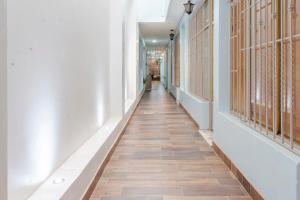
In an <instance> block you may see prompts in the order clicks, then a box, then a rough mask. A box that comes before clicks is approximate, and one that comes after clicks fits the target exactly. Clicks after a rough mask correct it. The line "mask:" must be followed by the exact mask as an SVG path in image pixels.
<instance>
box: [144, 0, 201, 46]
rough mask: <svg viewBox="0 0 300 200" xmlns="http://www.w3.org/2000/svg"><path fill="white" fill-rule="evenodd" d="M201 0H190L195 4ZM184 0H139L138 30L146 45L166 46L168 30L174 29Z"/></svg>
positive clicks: (185, 0) (180, 15)
mask: <svg viewBox="0 0 300 200" xmlns="http://www.w3.org/2000/svg"><path fill="white" fill-rule="evenodd" d="M201 1H202V0H192V2H193V3H196V4H199V3H200V2H201ZM186 2H187V0H139V22H140V31H141V35H142V37H143V39H144V41H145V43H146V45H147V46H154V47H157V46H166V45H167V44H168V43H169V40H170V39H169V34H170V30H171V29H176V26H177V25H178V23H179V22H180V19H181V17H182V16H183V14H184V6H183V4H184V3H186ZM154 10H155V11H154ZM153 40H155V41H156V43H153Z"/></svg>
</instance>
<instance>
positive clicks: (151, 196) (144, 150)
mask: <svg viewBox="0 0 300 200" xmlns="http://www.w3.org/2000/svg"><path fill="white" fill-rule="evenodd" d="M250 199H251V198H250V197H249V195H248V194H247V192H246V191H245V190H244V188H243V187H242V186H241V185H240V183H239V182H238V181H237V180H236V178H235V177H234V176H233V175H232V174H231V173H230V171H229V170H228V168H227V167H226V166H225V164H224V163H223V162H222V161H221V160H220V159H219V158H218V157H217V156H216V154H215V153H214V152H213V150H212V149H211V148H210V147H209V146H208V144H207V143H206V142H205V141H204V139H203V138H202V137H201V136H200V134H199V133H198V130H197V127H196V125H195V124H194V123H193V121H192V120H191V119H190V118H189V116H188V115H187V114H186V113H185V111H184V110H183V109H182V108H181V107H180V106H178V105H177V104H176V102H175V100H174V99H173V98H172V97H171V96H170V95H169V94H168V93H167V92H166V91H165V90H164V88H163V87H162V86H161V85H160V84H159V82H154V83H153V90H152V91H151V92H149V93H146V94H145V95H144V97H143V98H142V100H141V103H140V105H139V106H138V108H137V110H136V112H135V114H134V116H133V117H132V119H131V121H130V122H129V125H128V127H127V129H126V130H125V133H124V135H123V137H122V139H121V140H120V143H119V144H118V146H117V147H116V149H115V152H114V153H113V155H112V157H111V159H110V161H109V162H108V164H107V166H106V168H105V170H104V172H103V174H102V177H101V179H100V180H99V182H98V184H97V186H96V188H95V190H94V192H93V194H92V197H91V200H250Z"/></svg>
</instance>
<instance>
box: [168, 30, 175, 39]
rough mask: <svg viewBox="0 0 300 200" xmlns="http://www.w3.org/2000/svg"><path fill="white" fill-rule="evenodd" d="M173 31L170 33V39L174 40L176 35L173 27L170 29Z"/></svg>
mask: <svg viewBox="0 0 300 200" xmlns="http://www.w3.org/2000/svg"><path fill="white" fill-rule="evenodd" d="M170 31H171V33H170V35H169V36H170V40H174V37H175V33H174V30H173V29H171V30H170Z"/></svg>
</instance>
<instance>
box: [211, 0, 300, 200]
mask: <svg viewBox="0 0 300 200" xmlns="http://www.w3.org/2000/svg"><path fill="white" fill-rule="evenodd" d="M214 11H215V12H214V13H215V18H214V19H215V35H214V37H215V42H214V44H215V48H214V49H215V74H214V75H215V79H214V80H215V84H214V85H215V88H214V89H215V90H214V91H215V94H214V95H215V109H214V141H215V143H216V144H217V145H218V146H219V147H220V148H221V149H222V150H223V151H224V152H225V154H226V155H227V156H228V157H229V158H230V159H231V160H232V161H233V163H234V164H235V165H236V166H237V167H238V168H239V169H240V171H241V172H242V173H243V174H244V175H245V177H246V178H247V179H248V180H249V181H250V183H251V184H252V185H254V187H255V188H256V189H257V190H258V191H259V192H260V193H261V194H262V195H263V197H264V198H265V199H270V200H282V199H289V200H296V199H300V196H299V195H300V187H299V180H300V175H299V166H300V158H299V157H298V156H296V155H295V154H293V153H292V152H290V151H288V150H287V149H285V148H283V147H281V146H280V145H278V144H277V143H275V142H273V141H271V140H270V139H268V138H266V137H265V136H263V135H261V134H260V133H258V132H256V131H255V130H252V129H251V128H248V127H247V126H246V125H244V124H243V123H241V122H240V121H239V120H238V119H236V118H234V117H232V116H231V115H230V114H229V108H230V96H229V95H230V20H228V19H230V5H229V4H228V3H227V2H226V1H215V7H214Z"/></svg>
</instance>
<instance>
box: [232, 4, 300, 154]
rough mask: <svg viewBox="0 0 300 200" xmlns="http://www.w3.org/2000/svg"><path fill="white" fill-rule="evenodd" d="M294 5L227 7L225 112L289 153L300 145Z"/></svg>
mask: <svg viewBox="0 0 300 200" xmlns="http://www.w3.org/2000/svg"><path fill="white" fill-rule="evenodd" d="M299 14H300V2H299V1H296V0H233V1H232V3H231V111H232V113H234V114H235V115H237V116H239V117H240V118H241V119H242V120H243V121H245V122H247V123H249V124H250V125H251V126H253V127H254V128H256V129H258V130H259V131H260V132H262V133H265V134H266V135H269V136H271V137H272V138H274V139H279V141H280V142H281V143H282V144H287V145H288V146H289V148H292V149H293V148H294V145H295V144H297V145H298V144H299V143H300V16H299Z"/></svg>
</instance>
